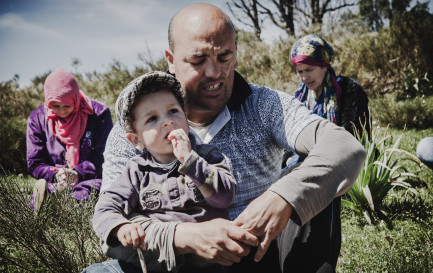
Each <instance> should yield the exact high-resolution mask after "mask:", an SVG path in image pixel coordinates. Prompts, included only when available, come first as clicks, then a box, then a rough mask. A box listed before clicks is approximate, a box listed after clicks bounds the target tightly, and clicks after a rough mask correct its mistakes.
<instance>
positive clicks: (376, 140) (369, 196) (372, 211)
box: [342, 127, 420, 224]
mask: <svg viewBox="0 0 433 273" xmlns="http://www.w3.org/2000/svg"><path fill="white" fill-rule="evenodd" d="M355 134H356V136H357V138H358V140H359V141H360V142H361V144H362V145H363V146H364V148H365V150H366V152H367V158H366V160H365V162H364V165H363V168H362V170H361V173H360V174H359V176H358V178H357V179H356V181H355V184H354V185H353V186H352V188H351V189H350V190H349V191H348V192H347V196H348V197H349V200H348V199H344V200H342V204H343V205H345V206H346V207H348V208H350V209H352V210H354V211H356V212H357V213H359V214H363V215H364V216H365V218H366V220H367V222H368V223H369V224H371V223H373V222H376V219H384V220H388V219H387V218H386V217H385V213H384V212H383V211H382V210H381V207H382V203H383V200H384V199H385V197H386V196H387V195H388V194H389V193H390V192H391V191H392V190H393V189H394V188H395V187H402V188H405V189H407V190H408V191H410V192H412V193H415V194H417V191H416V190H415V189H413V188H412V187H411V185H410V184H409V183H408V182H407V181H406V178H409V177H416V174H414V173H411V172H409V171H408V169H407V168H406V166H405V164H402V163H403V161H404V160H411V161H414V162H416V163H417V164H420V163H419V161H418V159H417V157H416V156H414V155H412V154H410V153H409V152H407V151H405V150H402V149H398V147H399V143H400V139H401V137H402V136H403V134H402V135H400V136H399V137H398V138H397V140H396V141H395V142H394V143H393V142H392V137H391V135H389V134H388V132H387V129H384V128H380V127H373V128H372V133H371V137H369V136H368V134H367V132H366V131H365V130H364V133H363V134H362V135H359V134H358V132H355ZM394 153H403V154H405V157H403V158H398V157H397V158H396V157H395V156H394Z"/></svg>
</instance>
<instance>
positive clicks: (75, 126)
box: [27, 68, 113, 211]
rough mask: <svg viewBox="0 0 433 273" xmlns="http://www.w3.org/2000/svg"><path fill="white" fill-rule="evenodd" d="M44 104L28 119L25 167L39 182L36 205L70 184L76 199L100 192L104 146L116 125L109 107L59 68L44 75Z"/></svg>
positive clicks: (69, 186) (68, 188)
mask: <svg viewBox="0 0 433 273" xmlns="http://www.w3.org/2000/svg"><path fill="white" fill-rule="evenodd" d="M44 95H45V103H44V105H41V106H40V107H38V108H37V109H36V110H34V111H33V112H32V113H31V114H30V116H29V118H28V123H27V168H28V171H29V173H30V174H31V175H32V176H33V177H34V178H36V179H38V181H37V182H36V183H35V189H34V209H35V211H38V210H39V209H40V206H41V205H42V202H43V200H44V198H45V194H46V193H50V194H53V193H54V192H55V191H56V190H61V189H67V190H69V191H70V194H71V196H73V197H74V198H76V199H77V200H87V199H88V197H89V194H90V193H91V191H92V190H93V191H95V192H96V193H97V192H99V188H100V186H101V177H102V163H103V160H104V158H103V151H104V148H105V142H106V140H107V137H108V133H109V132H110V130H111V128H112V127H113V122H112V120H111V114H110V110H109V109H108V108H107V106H105V105H104V104H102V103H100V102H97V101H94V100H91V99H89V98H88V97H87V96H86V95H85V94H84V93H83V92H82V91H81V90H80V89H79V88H78V84H77V81H76V80H75V78H74V77H73V76H72V75H71V74H70V73H68V72H67V71H65V70H63V69H61V68H57V69H56V70H55V71H54V72H52V73H51V74H50V75H48V77H47V78H46V80H45V84H44Z"/></svg>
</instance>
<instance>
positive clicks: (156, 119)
mask: <svg viewBox="0 0 433 273" xmlns="http://www.w3.org/2000/svg"><path fill="white" fill-rule="evenodd" d="M182 96H183V90H182V87H181V86H180V83H179V82H178V81H177V80H176V79H175V78H174V77H173V76H171V75H170V74H167V73H164V72H159V71H155V72H150V73H147V74H144V75H142V76H140V77H138V78H136V79H135V80H133V81H132V82H131V83H129V84H128V86H127V87H125V89H124V90H123V91H122V92H121V93H120V95H119V97H118V98H117V101H116V116H117V120H118V122H119V124H120V125H121V126H122V127H123V128H124V129H125V131H126V138H127V139H128V140H129V141H130V142H131V143H132V144H133V145H134V146H135V147H136V148H137V149H139V150H143V149H145V148H146V149H147V150H148V151H149V152H150V153H151V154H152V155H153V156H154V157H155V158H156V159H157V160H160V162H163V161H165V158H167V157H168V158H169V160H168V162H170V161H171V160H173V159H174V155H173V147H172V145H171V141H170V140H169V139H168V138H167V136H168V134H169V133H170V132H171V131H173V130H174V129H183V130H184V131H185V132H186V133H188V132H189V126H188V122H187V120H186V116H185V113H184V111H183V99H182Z"/></svg>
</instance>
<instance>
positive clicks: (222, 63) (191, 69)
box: [165, 4, 238, 123]
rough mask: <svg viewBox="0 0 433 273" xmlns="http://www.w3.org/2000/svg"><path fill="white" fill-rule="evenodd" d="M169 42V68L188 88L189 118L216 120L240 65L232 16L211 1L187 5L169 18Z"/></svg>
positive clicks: (167, 53) (167, 54) (167, 51)
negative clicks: (211, 3)
mask: <svg viewBox="0 0 433 273" xmlns="http://www.w3.org/2000/svg"><path fill="white" fill-rule="evenodd" d="M169 45H170V49H169V50H166V52H165V55H166V59H167V61H168V66H169V71H170V73H173V74H175V76H176V78H177V79H178V80H179V81H180V83H181V84H182V87H183V88H184V90H185V95H186V96H185V97H186V111H187V115H188V118H189V119H190V120H191V121H193V122H200V123H205V122H209V121H213V119H214V118H215V117H216V116H217V115H218V113H219V112H220V111H221V110H222V109H223V108H224V106H225V105H226V103H227V102H228V100H229V98H230V96H231V93H232V88H233V80H234V69H235V68H236V67H237V65H238V63H237V56H236V42H235V31H234V27H233V24H232V22H231V20H230V18H229V17H228V16H227V15H226V14H225V13H224V12H222V11H221V10H220V9H218V8H217V7H215V6H212V5H209V4H194V5H190V6H187V7H185V8H183V9H182V10H180V11H179V12H178V13H177V14H176V15H175V16H174V17H173V18H172V20H171V22H170V26H169Z"/></svg>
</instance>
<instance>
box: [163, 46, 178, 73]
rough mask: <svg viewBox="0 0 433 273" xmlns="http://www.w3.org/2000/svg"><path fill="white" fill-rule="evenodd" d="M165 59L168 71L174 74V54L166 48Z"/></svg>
mask: <svg viewBox="0 0 433 273" xmlns="http://www.w3.org/2000/svg"><path fill="white" fill-rule="evenodd" d="M165 59H166V60H167V64H168V71H169V72H170V73H171V74H176V72H175V69H174V60H173V59H174V56H173V53H172V52H171V51H170V49H166V50H165Z"/></svg>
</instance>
